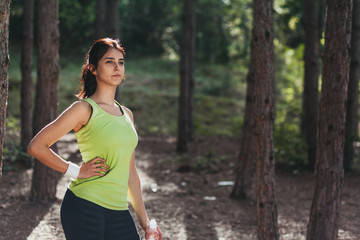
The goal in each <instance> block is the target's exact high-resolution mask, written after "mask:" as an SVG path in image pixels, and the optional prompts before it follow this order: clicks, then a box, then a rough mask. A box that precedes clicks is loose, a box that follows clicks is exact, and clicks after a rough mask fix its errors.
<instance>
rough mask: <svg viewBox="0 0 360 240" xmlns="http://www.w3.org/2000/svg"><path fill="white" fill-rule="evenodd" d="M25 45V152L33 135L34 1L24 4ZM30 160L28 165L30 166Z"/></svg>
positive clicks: (22, 53)
mask: <svg viewBox="0 0 360 240" xmlns="http://www.w3.org/2000/svg"><path fill="white" fill-rule="evenodd" d="M23 18H24V19H23V43H22V52H21V63H20V65H21V96H20V97H21V103H20V108H21V146H22V148H23V150H25V149H26V148H27V145H28V144H29V142H30V140H31V138H32V136H33V134H32V111H31V109H32V98H31V92H32V88H33V84H32V77H31V73H32V67H33V42H34V33H33V29H34V28H33V20H34V0H27V1H25V2H24V14H23ZM30 159H31V158H29V159H27V161H26V162H27V164H28V165H30Z"/></svg>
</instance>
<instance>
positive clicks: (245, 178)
mask: <svg viewBox="0 0 360 240" xmlns="http://www.w3.org/2000/svg"><path fill="white" fill-rule="evenodd" d="M251 47H252V48H251V50H250V66H249V72H248V75H247V78H246V84H247V85H246V102H245V114H244V124H243V126H242V135H241V140H240V153H239V160H238V164H237V168H236V171H237V174H236V181H235V184H234V187H233V190H232V192H231V197H232V198H247V197H249V196H250V194H251V188H252V185H253V175H254V166H255V155H256V145H255V119H254V110H255V99H256V98H255V85H254V84H255V81H254V76H255V69H254V67H253V64H252V62H253V58H254V50H253V47H254V44H252V45H251Z"/></svg>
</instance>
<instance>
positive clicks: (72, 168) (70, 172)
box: [65, 162, 80, 179]
mask: <svg viewBox="0 0 360 240" xmlns="http://www.w3.org/2000/svg"><path fill="white" fill-rule="evenodd" d="M68 163H69V166H68V169H67V170H66V172H65V176H68V177H69V178H74V179H75V178H77V177H78V176H79V172H80V167H79V166H78V165H76V164H74V163H72V162H68Z"/></svg>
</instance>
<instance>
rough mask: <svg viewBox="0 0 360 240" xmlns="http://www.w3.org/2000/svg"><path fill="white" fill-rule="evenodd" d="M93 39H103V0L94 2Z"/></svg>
mask: <svg viewBox="0 0 360 240" xmlns="http://www.w3.org/2000/svg"><path fill="white" fill-rule="evenodd" d="M95 15H96V17H95V34H94V35H95V39H99V38H102V37H104V36H103V34H104V19H105V0H97V1H96V12H95Z"/></svg>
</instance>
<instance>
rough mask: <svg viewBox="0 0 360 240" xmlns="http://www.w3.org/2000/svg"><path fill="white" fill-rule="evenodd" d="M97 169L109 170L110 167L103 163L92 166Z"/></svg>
mask: <svg viewBox="0 0 360 240" xmlns="http://www.w3.org/2000/svg"><path fill="white" fill-rule="evenodd" d="M94 165H95V166H96V167H97V168H104V169H109V168H110V167H109V166H108V165H106V164H103V163H95V164H94Z"/></svg>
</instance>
